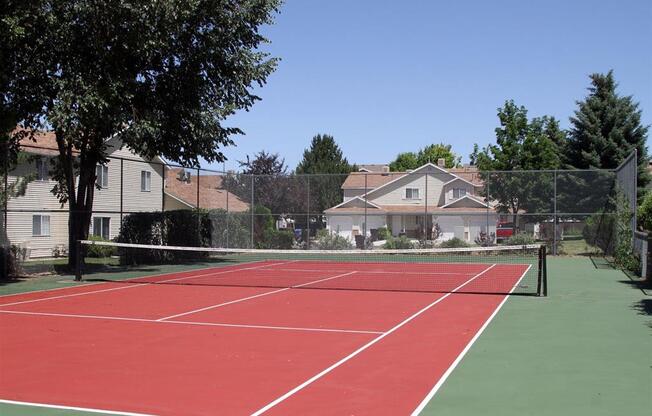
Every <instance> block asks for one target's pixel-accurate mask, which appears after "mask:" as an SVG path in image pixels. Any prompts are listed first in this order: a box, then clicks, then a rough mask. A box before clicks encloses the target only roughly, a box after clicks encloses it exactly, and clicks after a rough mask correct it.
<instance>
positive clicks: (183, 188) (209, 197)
mask: <svg viewBox="0 0 652 416" xmlns="http://www.w3.org/2000/svg"><path fill="white" fill-rule="evenodd" d="M182 170H183V169H181V168H171V169H167V170H166V174H165V192H166V193H168V194H169V195H171V196H173V197H175V198H177V199H180V200H182V201H183V202H185V203H186V204H188V205H191V206H193V207H194V206H196V205H197V176H196V175H193V176H192V177H191V179H190V180H189V181H188V182H185V181H182V180H180V179H179V173H180V172H181V171H182ZM227 198H228V210H229V211H230V212H243V211H248V210H249V204H248V203H246V202H244V201H243V200H241V199H240V198H238V197H237V196H235V195H234V194H232V193H231V192H228V191H226V190H225V189H223V188H222V177H221V176H219V175H201V176H199V207H200V208H204V209H224V210H226V209H227Z"/></svg>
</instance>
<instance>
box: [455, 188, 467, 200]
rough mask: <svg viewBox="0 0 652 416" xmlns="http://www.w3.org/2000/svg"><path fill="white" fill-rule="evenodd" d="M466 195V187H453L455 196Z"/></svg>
mask: <svg viewBox="0 0 652 416" xmlns="http://www.w3.org/2000/svg"><path fill="white" fill-rule="evenodd" d="M464 195H466V189H465V188H453V198H455V199H457V198H461V197H463V196H464Z"/></svg>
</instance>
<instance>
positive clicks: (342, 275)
mask: <svg viewBox="0 0 652 416" xmlns="http://www.w3.org/2000/svg"><path fill="white" fill-rule="evenodd" d="M353 273H357V272H355V271H353V272H348V273H342V274H338V275H336V276H331V277H326V278H324V279H319V280H313V281H311V282H307V283H302V284H300V285H295V286H290V287H284V288H282V289H276V290H272V291H270V292H263V293H259V294H257V295H253V296H247V297H245V298H240V299H235V300H231V301H228V302H224V303H220V304H217V305H211V306H206V307H204V308H199V309H195V310H192V311H189V312H183V313H178V314H176V315H170V316H166V317H163V318H160V319H158V321H165V320H168V319H172V318H178V317H180V316H185V315H190V314H193V313H197V312H203V311H208V310H210V309H216V308H221V307H222V306H227V305H231V304H233V303H238V302H244V301H245V300H250V299H255V298H259V297H261V296H267V295H273V294H274V293H279V292H285V291H286V290H290V289H295V288H299V287H304V286H308V285H312V284H315V283H320V282H325V281H326V280H331V279H337V278H338V277H344V276H349V275H352V274H353ZM0 306H2V305H0Z"/></svg>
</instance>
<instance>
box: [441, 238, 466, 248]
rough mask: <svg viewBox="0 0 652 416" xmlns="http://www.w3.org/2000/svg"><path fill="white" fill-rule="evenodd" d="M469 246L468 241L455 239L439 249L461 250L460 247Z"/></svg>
mask: <svg viewBox="0 0 652 416" xmlns="http://www.w3.org/2000/svg"><path fill="white" fill-rule="evenodd" d="M468 246H469V244H468V243H467V242H466V241H464V240H461V239H459V238H457V237H453V238H451V239H450V240H446V241H443V242H442V243H441V244H440V245H439V247H442V248H460V247H468Z"/></svg>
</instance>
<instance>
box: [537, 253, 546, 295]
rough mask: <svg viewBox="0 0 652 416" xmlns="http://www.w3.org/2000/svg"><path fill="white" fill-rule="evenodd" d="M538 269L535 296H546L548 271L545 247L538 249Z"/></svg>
mask: <svg viewBox="0 0 652 416" xmlns="http://www.w3.org/2000/svg"><path fill="white" fill-rule="evenodd" d="M538 258H539V267H538V271H537V274H538V276H537V295H538V296H548V269H547V263H548V262H547V259H546V246H545V245H541V246H540V247H539V256H538Z"/></svg>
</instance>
